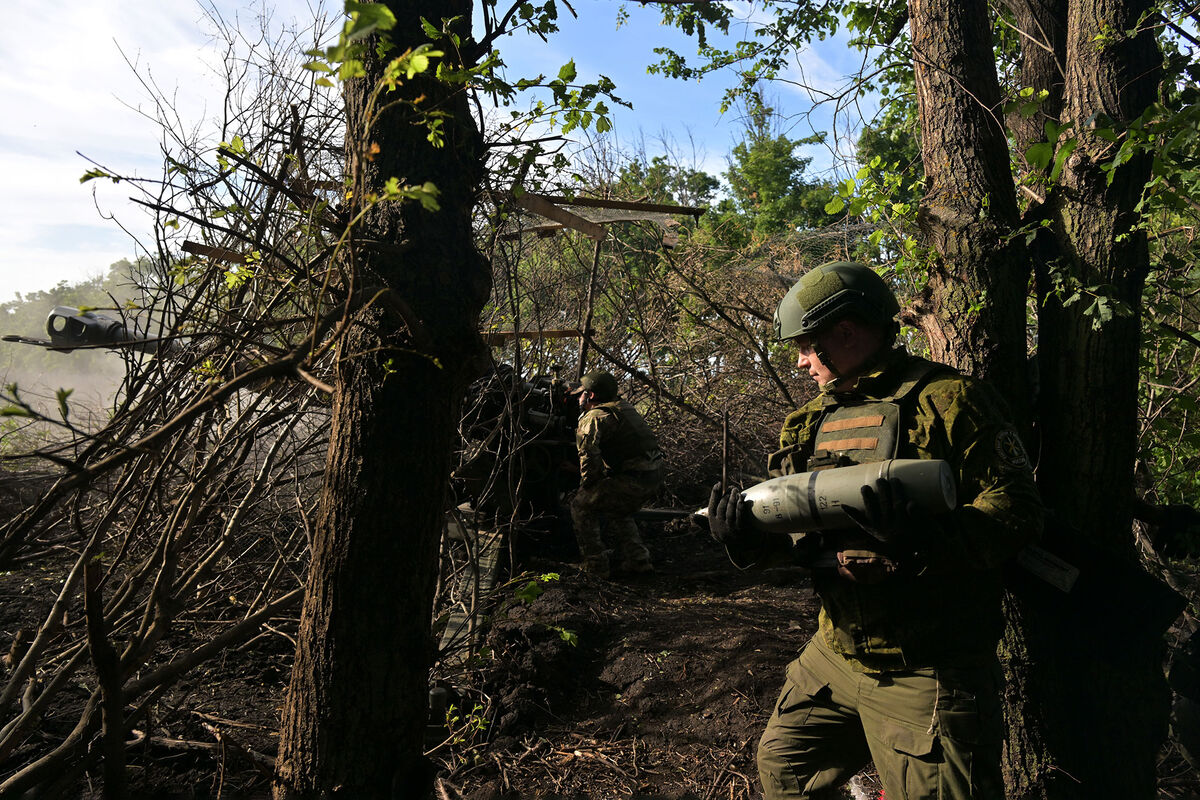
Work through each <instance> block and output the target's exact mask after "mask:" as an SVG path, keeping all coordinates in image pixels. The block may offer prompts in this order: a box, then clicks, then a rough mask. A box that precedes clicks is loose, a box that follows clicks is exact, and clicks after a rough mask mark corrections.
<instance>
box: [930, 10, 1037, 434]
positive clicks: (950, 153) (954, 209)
mask: <svg viewBox="0 0 1200 800" xmlns="http://www.w3.org/2000/svg"><path fill="white" fill-rule="evenodd" d="M909 20H910V23H909V24H910V30H911V33H912V47H913V59H914V72H915V78H916V90H917V104H918V109H919V112H920V123H921V157H922V161H923V163H924V166H925V175H926V179H927V181H928V189H927V191H926V194H925V197H924V198H923V200H922V203H921V209H920V212H919V217H918V222H919V224H920V226H921V232H922V234H923V237H924V242H925V244H926V245H927V246H929V247H931V248H932V249H933V251H934V253H935V254H936V255H935V257H934V263H933V265H932V267H931V269H930V276H929V285H928V289H927V295H928V296H927V299H928V302H929V308H928V311H929V312H930V313H927V314H924V315H922V316H921V318H920V319H919V320H918V324H919V326H920V327H921V329H922V330H923V331H924V332H925V334H926V335H927V336H928V338H929V342H930V349H931V351H932V355H933V357H934V359H936V360H939V361H943V362H945V363H948V364H951V365H953V366H955V367H958V368H959V369H961V370H962V371H963V372H967V373H970V374H972V375H977V376H979V377H984V378H987V379H989V380H991V381H992V382H993V383H994V384H995V385H996V386H997V388H998V389H1000V391H1001V393H1002V394H1003V395H1004V396H1005V397H1007V398H1008V399H1009V400H1010V401H1014V406H1015V407H1014V409H1013V410H1014V413H1015V414H1017V416H1018V417H1019V418H1020V419H1022V420H1024V419H1025V418H1027V415H1026V413H1025V407H1026V405H1027V404H1026V402H1025V398H1026V397H1027V395H1028V393H1027V391H1026V379H1027V378H1026V370H1025V360H1026V345H1025V296H1026V284H1027V280H1028V275H1029V267H1028V263H1027V260H1026V258H1025V254H1024V252H1023V247H1022V241H1021V240H1020V239H1019V238H1018V237H1014V236H1012V232H1013V230H1014V229H1015V228H1016V225H1017V205H1016V200H1015V191H1014V186H1013V180H1012V175H1011V172H1010V170H1009V163H1008V144H1007V142H1006V140H1005V131H1004V122H1003V117H1002V115H1003V112H1002V110H1001V101H1000V86H999V82H998V80H997V77H996V69H995V66H994V65H993V63H992V61H991V59H984V58H980V57H979V53H981V52H990V51H991V47H992V44H991V42H992V39H991V27H990V24H989V20H988V9H987V4H986V3H985V2H983V0H962V1H961V2H955V3H943V2H937V1H936V0H910V2H909Z"/></svg>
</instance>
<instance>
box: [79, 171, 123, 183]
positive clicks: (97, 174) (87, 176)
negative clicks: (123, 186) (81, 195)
mask: <svg viewBox="0 0 1200 800" xmlns="http://www.w3.org/2000/svg"><path fill="white" fill-rule="evenodd" d="M94 178H112V182H113V183H120V182H121V179H120V178H118V177H117V176H116V175H113V174H112V173H111V172H105V171H104V170H102V169H89V170H88V171H87V172H85V173H83V177H81V178H80V179H79V182H80V183H87V182H88V181H90V180H92V179H94Z"/></svg>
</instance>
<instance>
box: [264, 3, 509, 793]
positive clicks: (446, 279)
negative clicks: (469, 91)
mask: <svg viewBox="0 0 1200 800" xmlns="http://www.w3.org/2000/svg"><path fill="white" fill-rule="evenodd" d="M389 6H390V7H391V8H392V10H393V13H395V15H396V17H397V20H398V24H397V26H396V28H395V29H394V30H393V32H392V40H393V41H394V42H395V44H396V47H395V49H394V50H392V51H391V52H390V53H389V57H394V56H396V55H399V54H401V53H403V52H404V51H405V50H406V49H407V48H410V47H415V46H416V45H418V44H421V43H422V42H423V41H425V40H424V38H423V36H422V28H421V24H420V18H421V17H424V18H425V19H427V20H430V21H431V22H433V23H434V24H435V25H439V27H440V24H439V23H440V20H442V19H443V18H446V17H454V16H458V17H460V20H459V33H460V35H462V37H463V38H464V39H466V38H467V37H469V35H470V30H471V3H470V2H469V0H419V1H418V2H407V3H399V2H392V3H389ZM439 49H444V50H446V51H447V55H446V59H447V60H453V59H454V57H455V54H454V52H453V48H450V47H444V48H439ZM375 53H376V51H375V48H374V44H373V43H371V44H370V45H369V47H368V52H367V55H366V58H365V67H366V70H367V76H366V77H365V78H361V79H358V80H354V81H350V82H349V83H348V84H347V87H346V107H347V131H348V132H347V153H348V164H347V170H348V174H351V175H354V176H356V177H355V189H354V190H355V192H356V193H357V197H359V198H361V197H362V196H363V194H362V193H364V192H371V191H379V190H380V189H381V188H382V185H383V182H384V181H385V180H386V179H387V178H389V177H397V178H399V179H400V182H401V184H413V185H420V184H422V183H424V182H425V181H432V182H434V183H435V184H436V185H437V187H438V189H439V190H440V198H439V202H440V205H441V210H439V211H436V212H430V211H426V210H424V209H423V208H422V207H421V205H420V204H419V203H416V202H406V203H402V204H398V203H388V204H379V205H376V206H374V207H373V208H372V209H371V210H370V211H369V212H368V213H367V215H366V217H365V218H364V220H363V223H362V225H361V226H360V227H359V228H358V230H357V231H356V232H355V233H354V239H353V242H352V246H351V248H350V250H349V253H348V257H347V259H346V260H345V261H344V264H343V266H344V270H345V274H346V275H348V276H350V279H349V282H350V283H351V284H352V285H351V286H348V287H347V288H348V289H353V290H355V291H356V293H357V294H358V295H359V296H370V297H374V298H375V299H374V300H373V301H372V302H371V304H370V305H369V306H368V307H367V308H366V309H364V310H360V311H359V312H358V313H357V315H356V318H355V320H354V322H353V325H352V327H351V329H350V333H349V334H348V335H347V336H346V338H345V339H344V340H343V342H342V343H341V344H340V346H339V348H340V349H339V354H338V356H339V358H338V366H337V381H336V386H335V398H334V409H333V421H332V428H331V436H330V444H329V455H328V459H327V462H326V477H325V485H324V489H323V493H322V496H321V509H320V513H319V517H318V520H317V524H316V526H315V530H314V539H313V542H312V564H311V566H310V568H309V574H308V581H307V588H306V594H305V599H304V607H303V610H302V614H301V624H300V633H299V638H298V646H297V651H296V661H295V667H294V669H293V672H292V680H291V685H290V688H289V693H288V703H287V706H286V708H285V711H284V717H283V727H282V732H281V746H280V755H279V759H278V762H277V772H278V781H279V782H278V783H277V785H276V788H275V796H276V797H277V798H318V797H320V798H333V797H347V798H359V797H377V798H384V797H395V798H409V797H412V798H418V797H426V796H428V795H429V794H430V792H431V782H432V772H431V770H430V769H429V766H428V764H427V762H426V760H425V759H424V757H423V756H422V750H423V746H422V744H423V742H422V737H423V733H424V728H425V721H426V720H425V717H426V713H427V712H426V707H427V678H428V671H429V666H430V665H429V660H430V653H431V646H430V620H431V614H432V597H433V587H434V582H435V577H436V569H437V545H438V541H439V537H440V534H441V530H442V519H443V504H444V493H445V486H446V479H447V476H448V474H449V469H450V455H451V452H452V450H453V436H454V433H455V430H456V424H457V419H458V411H459V407H460V404H461V398H462V395H463V392H464V390H465V387H466V385H467V384H468V382H469V381H470V379H471V378H472V377H473V376H474V372H475V371H476V367H477V366H478V365H479V363H480V356H481V355H482V341H481V339H480V338H479V335H478V315H479V310H480V309H481V308H482V305H483V302H484V300H485V298H486V296H487V293H488V289H489V281H490V275H489V270H488V267H487V264H486V262H485V261H484V259H483V258H482V256H481V255H480V254H479V253H478V251H477V250H476V249H475V246H474V237H473V231H472V226H471V212H472V209H473V207H474V203H475V192H476V189H477V187H478V186H479V184H480V180H481V177H482V174H483V172H482V170H483V167H482V156H483V148H482V143H481V138H480V135H479V132H478V130H477V128H476V126H475V123H474V121H473V119H472V117H471V114H470V110H469V106H468V104H467V97H466V94H465V92H464V90H463V89H462V88H461V87H455V86H452V85H450V84H447V83H442V82H440V81H437V80H436V79H434V78H432V77H428V76H430V75H432V72H433V70H432V69H431V70H430V72H428V73H425V75H423V76H418V77H417V78H415V79H412V80H409V81H406V82H404V83H403V84H402V85H401V86H400V88H399V89H397V90H395V91H393V92H390V93H387V94H385V95H384V96H383V97H382V99H381V103H390V102H392V101H395V100H397V99H403V100H406V101H411V102H413V103H417V104H418V106H419V107H420V108H424V109H437V110H439V111H442V112H447V116H445V117H444V119H443V123H442V129H443V132H444V135H445V144H444V146H442V147H435V146H433V145H432V144H431V143H430V141H429V140H428V137H427V133H428V132H427V130H426V128H425V127H424V126H422V125H420V124H414V120H413V118H412V112H411V111H410V110H409V107H408V106H406V105H392V106H390V108H389V110H387V111H385V112H384V113H383V114H382V115H381V116H380V118H379V119H378V121H377V122H376V123H375V124H374V126H373V127H372V126H369V125H368V124H367V121H366V119H367V117H368V116H369V115H370V113H371V104H370V102H369V99H368V98H369V94H370V92H371V90H372V89H373V88H374V84H375V82H376V80H377V78H378V77H379V75H380V74H381V70H382V67H383V63H382V62H381V61H380V60H379V58H378V57H377V56H376V54H375ZM364 131H366V133H365V134H364V133H363V132H364ZM371 143H375V144H378V145H379V147H378V152H376V153H375V154H374V155H369V153H370V149H374V148H370V149H368V146H369V145H370V144H371Z"/></svg>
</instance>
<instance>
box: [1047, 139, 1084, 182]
mask: <svg viewBox="0 0 1200 800" xmlns="http://www.w3.org/2000/svg"><path fill="white" fill-rule="evenodd" d="M1078 146H1079V140H1078V139H1076V138H1074V137H1072V138H1070V139H1068V140H1067V141H1065V142H1063V144H1062V147H1060V148H1058V152H1057V153H1056V154H1055V156H1054V169H1053V170H1051V171H1050V182H1051V183H1054V182H1055V181H1057V180H1058V176H1059V175H1061V174H1062V170H1063V165H1064V164H1066V163H1067V159H1068V158H1070V156H1071V153H1073V152H1075V148H1076V147H1078Z"/></svg>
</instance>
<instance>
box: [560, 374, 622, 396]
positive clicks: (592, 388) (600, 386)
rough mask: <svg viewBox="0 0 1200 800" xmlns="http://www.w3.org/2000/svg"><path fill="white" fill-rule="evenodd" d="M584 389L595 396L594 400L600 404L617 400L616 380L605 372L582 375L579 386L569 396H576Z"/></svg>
mask: <svg viewBox="0 0 1200 800" xmlns="http://www.w3.org/2000/svg"><path fill="white" fill-rule="evenodd" d="M585 389H586V390H587V391H589V392H591V393H593V394H594V395H596V400H597V402H600V403H607V402H608V401H610V400H616V399H617V379H616V378H614V377H613V376H612V375H611V374H609V373H607V372H599V371H597V372H589V373H588V374H587V375H584V376H583V379H582V380H581V381H580V384H579V386H577V387H576V388H575V390H574V391H573V392H571V394H577V393H579V392H582V391H584V390H585Z"/></svg>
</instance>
